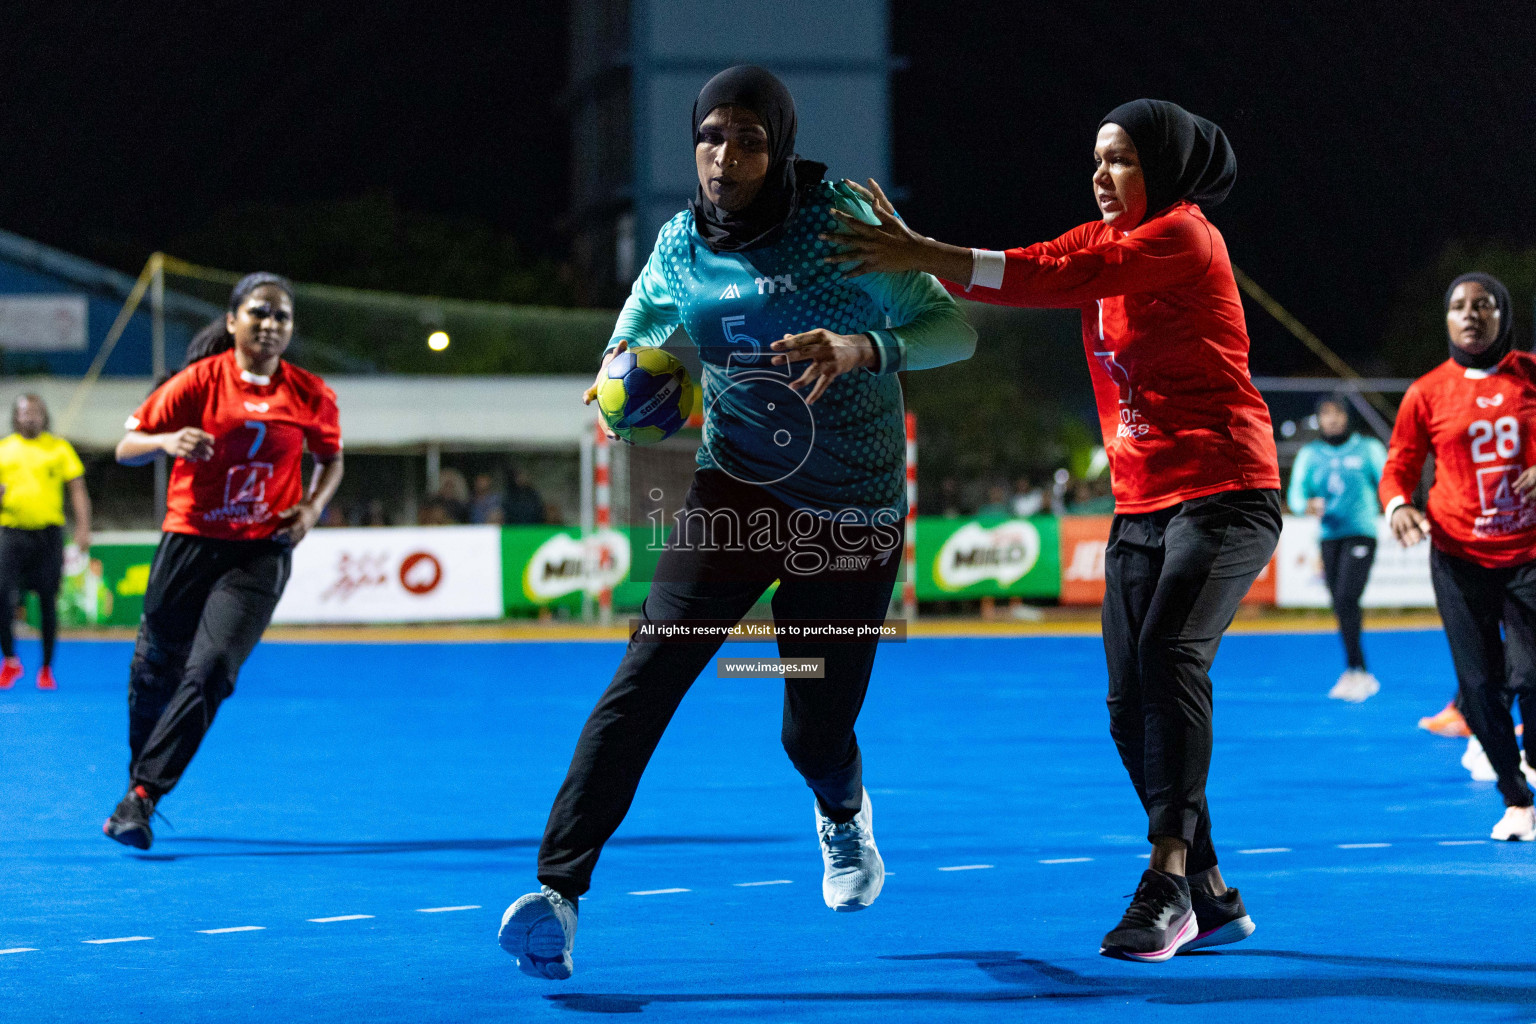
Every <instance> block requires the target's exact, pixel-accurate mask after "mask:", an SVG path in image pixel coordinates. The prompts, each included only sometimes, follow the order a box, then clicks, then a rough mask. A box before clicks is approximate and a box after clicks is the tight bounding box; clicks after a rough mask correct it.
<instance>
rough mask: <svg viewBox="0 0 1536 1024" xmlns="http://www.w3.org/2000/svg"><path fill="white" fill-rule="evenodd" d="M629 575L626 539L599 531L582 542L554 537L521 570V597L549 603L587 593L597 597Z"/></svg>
mask: <svg viewBox="0 0 1536 1024" xmlns="http://www.w3.org/2000/svg"><path fill="white" fill-rule="evenodd" d="M628 575H629V538H628V537H626V536H624V534H622V533H620V532H619V531H617V530H600V531H598V532H597V533H594V534H593V535H592V536H591V537H589V538H587V539H586V540H585V541H583V540H582V539H581V538H580V537H573V536H571V535H570V534H568V533H557V534H555V535H554V536H553V537H550V538H549V539H548V540H546V541H544V543H542V544H540V545H539V546H538V547H536V548H534V550H533V554H532V555H530V556H529V558H528V564H527V565H526V566H525V567H524V569H523V593H524V594H526V595H527V596H528V599H529V600H530V601H538V602H542V601H552V600H554V599H555V598H557V597H564V596H565V595H566V594H572V593H576V592H577V591H581V590H586V591H588V592H589V593H594V594H595V593H597V592H598V591H600V590H603V589H604V588H608V587H613V586H615V585H616V584H618V583H620V582H622V581H623V580H624V578H625V577H626V576H628Z"/></svg>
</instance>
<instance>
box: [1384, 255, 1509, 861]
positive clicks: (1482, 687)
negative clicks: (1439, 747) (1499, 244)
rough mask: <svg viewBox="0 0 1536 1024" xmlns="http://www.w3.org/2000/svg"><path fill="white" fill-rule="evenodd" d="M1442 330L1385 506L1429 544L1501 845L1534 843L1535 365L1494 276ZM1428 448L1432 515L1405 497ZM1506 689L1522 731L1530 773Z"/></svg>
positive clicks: (1391, 455) (1473, 279)
mask: <svg viewBox="0 0 1536 1024" xmlns="http://www.w3.org/2000/svg"><path fill="white" fill-rule="evenodd" d="M1445 326H1446V331H1447V332H1448V333H1449V334H1450V348H1451V358H1449V359H1447V360H1446V361H1445V362H1443V363H1441V364H1440V365H1439V366H1437V367H1435V368H1434V369H1433V370H1431V371H1429V372H1428V373H1426V374H1425V375H1424V376H1422V377H1420V378H1419V379H1418V380H1416V381H1414V382H1413V385H1412V386H1411V387H1410V388H1409V389H1408V393H1407V394H1406V395H1404V396H1403V405H1402V408H1401V409H1399V410H1398V412H1397V423H1396V425H1395V426H1394V427H1393V428H1392V444H1391V445H1390V447H1389V448H1388V450H1387V465H1386V468H1385V469H1384V470H1383V471H1382V474H1381V502H1382V507H1383V508H1385V509H1386V512H1387V517H1388V519H1389V521H1390V522H1391V524H1392V532H1393V533H1394V534H1395V535H1396V536H1397V539H1398V541H1399V542H1401V543H1402V544H1403V546H1404V547H1409V546H1411V545H1414V544H1417V543H1419V542H1420V541H1422V540H1424V539H1425V538H1426V537H1428V538H1429V539H1430V540H1431V542H1432V545H1433V546H1432V547H1431V548H1430V552H1429V569H1430V579H1431V580H1432V581H1433V583H1434V586H1435V604H1436V605H1437V606H1438V607H1439V609H1440V618H1441V619H1442V620H1444V622H1445V638H1446V640H1448V641H1449V642H1450V645H1451V661H1452V662H1453V663H1454V664H1455V666H1456V679H1457V682H1458V683H1459V684H1460V687H1461V712H1462V714H1463V715H1465V716H1466V719H1467V724H1468V725H1469V726H1470V727H1471V728H1472V734H1473V735H1474V736H1475V737H1476V738H1477V740H1478V742H1479V743H1481V744H1482V745H1483V750H1484V751H1485V752H1486V753H1487V755H1488V762H1489V764H1491V765H1492V766H1493V770H1494V772H1495V773H1496V774H1497V775H1498V782H1499V793H1500V795H1502V796H1503V797H1504V805H1505V810H1504V817H1503V818H1501V819H1500V820H1499V822H1498V824H1496V825H1495V826H1494V827H1493V838H1494V839H1517V840H1523V841H1525V842H1529V841H1531V840H1532V839H1536V823H1533V821H1532V810H1531V803H1532V800H1531V788H1530V786H1529V785H1527V784H1526V779H1527V776H1528V775H1529V774H1531V773H1532V769H1531V766H1530V747H1529V744H1530V743H1531V735H1532V725H1533V723H1536V500H1533V499H1536V465H1533V460H1532V458H1531V456H1530V453H1529V447H1530V445H1529V444H1528V443H1527V440H1526V434H1527V433H1528V432H1529V428H1530V424H1531V422H1532V420H1533V419H1536V358H1533V357H1532V356H1531V355H1530V354H1529V353H1527V352H1514V351H1511V349H1512V348H1513V345H1514V311H1513V309H1512V308H1511V306H1510V301H1509V292H1508V291H1507V290H1506V289H1505V287H1504V285H1503V284H1501V283H1500V282H1499V281H1498V279H1496V278H1493V277H1490V276H1489V275H1487V274H1463V275H1461V276H1460V277H1458V278H1457V279H1456V280H1454V281H1452V282H1451V286H1450V288H1448V289H1447V290H1446V293H1445ZM1430 453H1434V456H1435V482H1434V485H1433V486H1432V487H1431V488H1430V490H1429V509H1428V515H1425V513H1423V512H1421V511H1419V510H1418V509H1417V508H1414V507H1413V505H1412V504H1411V501H1410V499H1411V497H1412V495H1413V491H1414V488H1415V487H1417V486H1418V483H1419V474H1420V473H1421V472H1422V471H1423V469H1424V459H1425V457H1426V456H1427V455H1429V454H1430ZM1501 624H1502V625H1503V627H1504V634H1503V637H1501V636H1500V634H1499V627H1500V625H1501ZM1506 686H1507V687H1508V688H1509V689H1510V690H1512V691H1513V692H1514V696H1515V697H1516V698H1517V699H1518V700H1519V703H1520V718H1521V719H1522V720H1523V721H1524V722H1525V735H1526V740H1525V742H1526V744H1527V747H1526V755H1525V761H1524V763H1523V764H1522V761H1521V756H1520V747H1519V744H1518V741H1517V740H1516V739H1515V723H1514V719H1513V718H1512V717H1511V716H1510V713H1509V701H1508V696H1507V694H1506V692H1505V688H1506ZM1522 769H1524V771H1522Z"/></svg>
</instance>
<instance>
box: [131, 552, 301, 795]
mask: <svg viewBox="0 0 1536 1024" xmlns="http://www.w3.org/2000/svg"><path fill="white" fill-rule="evenodd" d="M292 561H293V555H292V551H291V549H290V548H289V547H288V546H287V545H286V544H282V543H280V542H277V541H266V540H213V539H210V538H207V537H196V536H192V535H190V534H184V533H167V534H164V535H163V536H162V537H161V539H160V547H159V549H158V550H157V551H156V552H155V561H154V565H153V566H152V567H151V569H150V572H149V586H148V588H147V590H146V591H145V594H144V617H143V618H142V619H140V620H139V637H138V642H137V643H136V644H135V645H134V649H133V661H132V663H131V665H130V666H129V670H128V749H129V751H130V752H131V755H132V757H131V760H130V761H129V763H128V774H129V776H130V778H131V780H132V783H133V784H137V785H141V786H143V787H144V788H145V789H146V790H148V791H149V793H150V795H151V796H152V797H155V798H159V797H160V796H162V795H163V794H165V793H168V792H170V791H171V789H172V788H174V787H175V785H176V783H177V782H178V781H179V780H180V779H181V775H182V773H183V772H185V771H186V770H187V765H188V764H189V763H190V762H191V760H192V755H193V754H195V753H197V748H198V745H199V744H201V743H202V741H203V736H204V735H205V734H206V733H207V732H208V728H209V727H210V726H211V725H213V716H214V714H215V713H216V712H217V711H218V710H219V705H220V704H221V703H223V701H224V699H225V698H226V697H228V696H229V695H230V694H231V693H233V692H234V690H235V679H236V678H237V677H238V676H239V674H240V666H241V665H243V664H245V659H246V658H248V657H250V654H251V651H252V650H253V649H254V648H255V647H256V642H257V641H258V640H260V639H261V634H262V633H263V632H264V631H265V630H266V628H267V623H268V622H270V621H271V619H272V611H273V609H275V608H276V607H277V601H278V598H280V597H282V595H283V587H284V586H285V585H286V584H287V583H288V574H289V570H290V568H291V566H292Z"/></svg>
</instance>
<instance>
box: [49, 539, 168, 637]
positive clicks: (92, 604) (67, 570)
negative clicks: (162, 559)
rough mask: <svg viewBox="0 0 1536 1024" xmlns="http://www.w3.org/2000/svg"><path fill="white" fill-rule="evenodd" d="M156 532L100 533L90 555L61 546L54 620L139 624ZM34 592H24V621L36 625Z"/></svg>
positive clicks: (81, 623) (76, 623)
mask: <svg viewBox="0 0 1536 1024" xmlns="http://www.w3.org/2000/svg"><path fill="white" fill-rule="evenodd" d="M159 543H160V534H159V533H158V532H156V531H153V530H144V531H123V532H103V533H99V534H97V535H96V538H95V540H94V541H93V543H92V544H91V550H90V555H89V557H87V556H85V555H82V554H81V553H80V549H79V548H77V547H75V546H74V545H73V544H69V545H66V546H65V548H64V578H63V579H62V580H61V581H60V583H59V623H60V624H61V625H64V626H128V627H130V628H131V627H134V626H137V625H138V624H139V615H140V614H142V613H143V611H144V588H145V586H147V585H148V583H149V566H150V563H151V562H153V561H154V557H155V547H156V545H158V544H159ZM36 604H37V596H36V595H35V594H28V595H27V619H28V621H30V622H32V623H33V624H34V625H36V623H37V609H36Z"/></svg>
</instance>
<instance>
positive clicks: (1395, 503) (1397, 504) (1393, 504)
mask: <svg viewBox="0 0 1536 1024" xmlns="http://www.w3.org/2000/svg"><path fill="white" fill-rule="evenodd" d="M1406 504H1408V499H1407V498H1405V497H1403V496H1402V495H1401V494H1399V495H1398V496H1397V497H1395V498H1393V499H1392V500H1391V501H1389V502H1387V507H1386V508H1385V509H1383V510H1382V515H1384V516H1386V517H1387V518H1388V519H1391V518H1392V513H1393V512H1396V511H1397V510H1398V509H1399V508H1401V507H1402V506H1404V505H1406Z"/></svg>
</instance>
